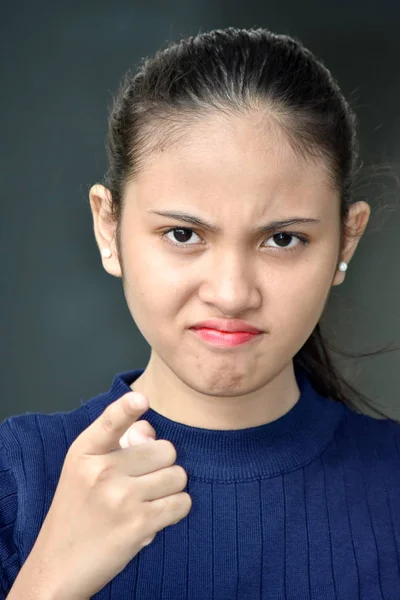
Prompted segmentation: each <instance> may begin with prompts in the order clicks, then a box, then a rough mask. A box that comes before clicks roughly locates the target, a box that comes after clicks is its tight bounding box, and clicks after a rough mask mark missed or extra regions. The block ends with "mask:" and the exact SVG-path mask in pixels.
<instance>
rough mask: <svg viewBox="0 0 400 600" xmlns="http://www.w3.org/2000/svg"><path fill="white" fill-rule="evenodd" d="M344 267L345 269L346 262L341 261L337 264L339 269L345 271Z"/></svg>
mask: <svg viewBox="0 0 400 600" xmlns="http://www.w3.org/2000/svg"><path fill="white" fill-rule="evenodd" d="M346 269H347V263H345V262H341V263H340V265H339V271H346Z"/></svg>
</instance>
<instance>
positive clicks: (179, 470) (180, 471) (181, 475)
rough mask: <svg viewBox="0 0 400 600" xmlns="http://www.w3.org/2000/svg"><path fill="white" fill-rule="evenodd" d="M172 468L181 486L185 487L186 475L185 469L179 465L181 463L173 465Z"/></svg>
mask: <svg viewBox="0 0 400 600" xmlns="http://www.w3.org/2000/svg"><path fill="white" fill-rule="evenodd" d="M172 468H173V469H175V471H176V478H177V480H178V482H181V488H184V487H186V484H187V479H188V477H187V473H186V471H185V469H184V468H183V467H181V465H173V467H172Z"/></svg>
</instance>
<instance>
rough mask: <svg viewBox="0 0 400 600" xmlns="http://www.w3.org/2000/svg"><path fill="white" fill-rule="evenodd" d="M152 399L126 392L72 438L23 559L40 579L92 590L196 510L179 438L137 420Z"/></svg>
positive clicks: (80, 591) (75, 593)
mask: <svg viewBox="0 0 400 600" xmlns="http://www.w3.org/2000/svg"><path fill="white" fill-rule="evenodd" d="M133 398H135V400H139V401H141V404H140V405H138V406H136V407H135V408H132V407H131V405H130V403H129V400H130V399H133ZM148 406H149V405H148V399H147V398H146V396H143V395H142V394H139V393H137V392H128V393H127V394H125V395H124V396H122V397H121V398H119V399H118V400H116V401H115V402H113V403H112V404H110V405H109V406H107V408H106V409H105V410H104V411H103V413H102V414H101V415H100V416H99V417H98V419H96V421H94V422H93V423H92V424H91V425H90V426H89V427H87V428H86V429H85V430H84V431H83V432H82V433H81V434H80V435H79V436H78V437H77V438H76V439H75V440H74V442H73V443H72V445H71V446H70V448H69V450H68V452H67V455H66V458H65V461H64V464H63V467H62V471H61V475H60V479H59V482H58V485H57V489H56V491H55V494H54V498H53V501H52V504H51V506H50V509H49V511H48V513H47V516H46V518H45V520H44V522H43V525H42V528H41V530H40V532H39V535H38V537H37V539H36V542H35V545H34V547H33V548H32V551H31V553H30V555H29V556H28V559H27V561H26V562H25V563H24V566H23V569H25V571H26V570H27V569H29V572H30V574H31V577H33V580H34V581H37V580H38V578H39V579H40V580H41V581H42V580H43V581H48V579H49V578H50V579H51V580H52V581H55V582H57V589H60V590H61V589H63V588H64V589H65V588H67V589H68V594H69V595H70V596H69V597H71V598H74V597H77V598H90V597H91V596H92V595H94V594H95V593H96V592H98V591H99V590H100V589H102V588H103V587H104V586H105V585H106V584H107V583H108V582H109V581H110V580H111V579H112V578H113V577H115V576H116V575H117V574H118V573H120V572H121V571H122V570H123V569H124V568H125V566H126V565H127V563H128V562H129V561H130V560H131V559H132V558H133V557H134V556H136V554H137V553H138V552H139V551H140V550H141V549H142V548H143V547H144V546H146V545H148V544H150V543H151V542H152V541H153V539H154V538H155V536H156V534H157V532H158V531H161V530H162V529H163V528H165V527H167V526H168V525H173V524H175V523H177V522H179V521H180V520H181V519H183V518H184V517H186V516H187V515H188V513H189V512H190V510H191V507H192V501H191V498H190V496H189V494H187V493H186V492H182V490H183V489H184V488H185V487H186V485H187V475H186V472H185V470H184V469H183V468H182V467H181V466H179V465H175V464H174V463H175V461H176V456H177V455H176V450H175V447H174V446H173V444H172V443H171V442H170V441H168V440H156V439H155V431H154V429H153V427H152V426H151V425H150V423H148V422H147V421H143V420H142V421H139V422H137V423H136V422H135V423H134V425H133V426H132V421H136V420H137V419H138V417H140V415H142V414H143V413H144V412H145V411H147V410H148ZM128 432H133V433H136V434H137V436H138V438H137V440H136V443H135V442H134V441H133V442H132V443H131V442H130V441H129V440H128V439H127V436H126V435H125V436H124V435H122V434H127V433H128ZM146 438H147V440H146ZM127 444H129V445H127ZM121 446H122V448H121ZM31 581H32V579H31ZM60 597H61V596H60Z"/></svg>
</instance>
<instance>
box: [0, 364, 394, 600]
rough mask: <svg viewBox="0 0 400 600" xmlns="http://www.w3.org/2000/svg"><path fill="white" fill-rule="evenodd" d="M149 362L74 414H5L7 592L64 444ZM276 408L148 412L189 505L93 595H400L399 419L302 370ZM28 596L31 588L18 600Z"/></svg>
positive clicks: (187, 598) (3, 559) (151, 598)
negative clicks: (231, 420)
mask: <svg viewBox="0 0 400 600" xmlns="http://www.w3.org/2000/svg"><path fill="white" fill-rule="evenodd" d="M142 372H143V370H142V369H137V370H134V371H129V372H124V373H119V374H117V375H116V376H115V378H114V380H113V382H112V385H111V388H110V390H109V391H108V392H106V393H102V394H99V395H97V396H95V397H93V398H91V399H89V400H88V401H86V402H81V406H80V407H78V408H76V409H74V410H72V411H69V412H57V413H52V414H43V413H27V414H24V415H16V416H12V417H9V418H8V419H5V420H4V421H3V422H2V423H1V424H0V596H1V598H2V599H4V598H5V597H6V595H7V593H8V591H9V590H10V588H11V586H12V584H13V582H14V581H15V579H16V577H17V575H18V571H19V569H20V568H21V566H22V564H23V563H24V561H25V560H26V558H27V556H28V555H29V553H30V551H31V549H32V546H33V544H34V542H35V539H36V537H37V535H38V533H39V530H40V527H41V525H42V523H43V520H44V518H45V515H46V513H47V511H48V509H49V507H50V504H51V501H52V498H53V494H54V491H55V488H56V486H57V482H58V478H59V476H60V472H61V467H62V464H63V461H64V459H65V455H66V452H67V450H68V448H69V446H70V444H71V443H72V442H73V440H74V439H75V438H76V437H77V436H78V435H79V434H80V433H81V432H82V431H83V430H84V429H85V428H86V427H87V426H88V425H89V424H90V423H92V422H93V420H94V419H96V418H97V417H98V416H99V415H100V414H101V412H102V411H103V410H104V409H105V407H106V406H107V405H108V404H109V403H110V402H113V401H114V400H116V399H117V398H119V397H120V396H122V395H123V394H124V393H126V392H128V391H129V384H130V383H132V381H134V380H135V379H136V378H137V377H139V375H140V374H141V373H142ZM296 378H297V380H298V384H299V387H300V390H301V396H300V399H299V401H298V402H297V404H295V406H294V407H293V408H292V409H291V410H289V412H287V413H286V414H285V415H283V416H282V417H280V418H279V419H277V420H275V421H273V422H271V423H267V424H264V425H260V426H258V427H251V428H248V429H241V430H227V431H219V430H211V429H210V430H209V429H202V428H196V427H190V426H187V425H183V424H181V423H178V422H175V421H172V420H169V419H167V418H166V417H164V416H162V415H160V414H159V413H157V412H156V411H154V410H153V409H149V410H148V411H147V412H146V413H144V414H143V415H142V417H141V418H142V419H145V420H147V421H148V422H149V423H151V425H152V426H153V427H154V429H155V431H156V437H157V439H160V438H163V439H168V440H170V441H171V442H172V443H173V444H174V446H175V448H176V450H177V461H176V463H177V464H180V465H182V466H183V468H184V469H185V470H186V472H187V474H188V485H187V488H185V491H187V492H188V493H189V494H190V496H191V498H192V509H191V511H190V513H189V515H188V516H187V517H185V518H184V519H182V520H181V521H180V522H179V523H177V524H176V525H172V526H169V527H166V528H165V529H163V530H162V531H160V532H158V533H157V535H156V537H155V538H154V540H153V541H152V542H151V543H150V545H148V546H145V547H144V548H143V549H142V550H141V551H140V552H139V553H138V554H137V555H136V556H135V557H134V558H133V559H132V560H131V561H130V562H129V563H128V565H127V566H126V568H125V569H124V570H123V571H122V572H121V573H119V574H118V575H117V576H116V577H114V579H112V580H111V581H110V582H109V583H108V584H107V585H106V586H105V587H103V588H102V589H101V590H100V591H99V592H98V593H97V594H95V595H94V596H93V598H94V599H96V600H123V599H124V600H125V599H132V600H162V599H164V600H235V599H237V600H258V599H268V600H283V599H285V600H311V599H313V600H399V599H400V554H399V552H400V450H399V449H400V424H399V423H397V422H395V421H392V420H389V419H374V418H372V417H370V416H367V415H365V414H359V413H356V412H355V411H352V410H350V409H349V408H348V407H346V406H345V405H344V404H342V403H339V402H335V401H333V400H330V399H327V398H324V397H322V396H321V395H319V394H317V392H316V391H315V390H314V389H313V387H312V386H311V384H310V381H309V379H308V378H307V377H306V376H305V374H304V372H301V371H298V370H297V371H296ZM21 600H22V599H21Z"/></svg>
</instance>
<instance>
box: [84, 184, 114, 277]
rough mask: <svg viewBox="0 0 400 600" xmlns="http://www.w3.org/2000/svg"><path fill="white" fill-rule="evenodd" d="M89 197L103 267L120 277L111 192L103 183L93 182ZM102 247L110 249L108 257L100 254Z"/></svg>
mask: <svg viewBox="0 0 400 600" xmlns="http://www.w3.org/2000/svg"><path fill="white" fill-rule="evenodd" d="M89 199H90V208H91V209H92V216H93V225H94V235H95V238H96V241H97V245H98V247H99V250H100V256H101V260H102V262H103V267H104V269H105V270H106V271H107V273H109V274H110V275H114V277H121V276H122V273H121V265H120V263H119V259H118V253H117V247H116V243H115V234H116V227H117V223H116V220H115V218H113V216H112V213H111V199H112V197H111V192H110V190H109V189H108V188H106V187H104V185H101V184H95V185H93V186H92V187H91V188H90V192H89ZM103 248H109V249H110V251H111V256H110V258H104V257H103V256H102V255H101V251H102V249H103Z"/></svg>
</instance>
